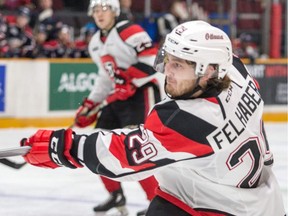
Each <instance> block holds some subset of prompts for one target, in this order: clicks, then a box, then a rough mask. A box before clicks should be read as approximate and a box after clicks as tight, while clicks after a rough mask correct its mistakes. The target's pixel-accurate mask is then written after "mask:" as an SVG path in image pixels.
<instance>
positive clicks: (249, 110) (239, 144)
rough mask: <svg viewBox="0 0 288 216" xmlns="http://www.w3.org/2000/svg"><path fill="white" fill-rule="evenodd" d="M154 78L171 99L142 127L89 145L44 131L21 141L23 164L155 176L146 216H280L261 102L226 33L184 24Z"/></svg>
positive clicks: (123, 176)
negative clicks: (160, 75)
mask: <svg viewBox="0 0 288 216" xmlns="http://www.w3.org/2000/svg"><path fill="white" fill-rule="evenodd" d="M155 68H156V69H157V71H163V73H164V74H165V77H166V78H165V79H166V82H165V91H166V93H167V95H168V96H169V98H167V99H165V100H163V101H162V102H160V103H158V104H156V105H155V106H154V108H153V110H152V111H151V112H150V113H149V115H148V117H147V119H146V121H145V123H144V124H142V125H140V126H139V127H138V128H135V129H127V128H126V129H116V130H111V131H106V130H99V131H97V132H95V133H93V134H90V135H78V134H76V133H74V132H73V131H72V130H71V129H68V130H64V129H63V130H57V131H51V130H39V131H38V132H36V134H35V135H33V136H31V137H30V138H29V139H28V140H23V141H22V145H25V146H31V147H32V150H31V151H30V153H28V154H27V155H26V156H24V157H25V159H26V161H27V162H29V163H31V164H33V165H35V166H40V167H49V168H56V167H59V166H66V167H71V168H77V167H82V166H85V167H87V168H89V169H90V170H91V171H92V172H94V173H96V174H100V175H105V176H107V177H109V178H115V179H118V180H120V181H125V180H138V179H143V178H146V177H148V176H150V175H153V174H154V175H155V177H156V179H157V180H158V182H159V188H158V189H157V196H156V197H155V198H154V199H153V200H152V202H151V203H150V206H149V209H148V212H147V213H146V216H158V215H163V216H164V215H165V216H166V215H168V216H172V215H173V216H174V215H177V216H188V215H193V216H204V215H205V216H209V215H210V216H216V215H217V216H227V215H246V216H271V215H275V216H276V215H277V216H284V215H285V210H284V205H283V200H282V197H281V190H280V188H279V186H278V183H277V180H276V178H275V176H274V174H273V172H272V169H271V167H272V164H273V155H272V152H271V150H270V149H269V144H268V142H267V139H266V134H265V130H264V124H263V121H262V113H263V106H264V102H263V99H262V98H261V95H260V93H259V91H258V85H257V83H256V82H255V80H254V79H253V78H252V77H251V75H250V73H249V72H248V71H247V68H246V67H245V66H244V64H243V63H242V62H241V60H240V59H239V58H237V57H236V56H233V55H232V46H231V41H230V39H229V38H228V36H227V35H226V34H225V32H223V31H222V30H220V29H218V28H216V27H213V26H211V25H210V24H208V23H207V22H204V21H190V22H186V23H183V24H180V25H179V26H177V27H176V28H174V29H173V31H172V32H171V33H170V34H168V35H167V37H166V40H165V42H164V45H163V48H162V49H160V52H159V54H158V56H157V59H156V61H155Z"/></svg>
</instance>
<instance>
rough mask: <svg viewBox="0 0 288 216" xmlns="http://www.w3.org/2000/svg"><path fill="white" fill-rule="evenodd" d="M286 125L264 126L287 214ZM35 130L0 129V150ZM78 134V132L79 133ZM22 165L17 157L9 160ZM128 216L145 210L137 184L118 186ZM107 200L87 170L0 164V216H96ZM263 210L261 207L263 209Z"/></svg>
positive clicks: (287, 153) (287, 164)
mask: <svg viewBox="0 0 288 216" xmlns="http://www.w3.org/2000/svg"><path fill="white" fill-rule="evenodd" d="M287 126H288V124H287V123H277V124H276V123H266V132H267V136H268V140H269V142H270V148H271V150H272V151H273V152H274V159H275V163H274V167H273V169H274V172H275V174H276V177H277V179H278V181H279V184H280V187H281V190H282V194H283V199H284V205H285V209H286V212H288V198H287V197H288V187H287V186H288V185H287V183H288V171H287V167H288V151H287V149H288V130H287V128H288V127H287ZM36 130H37V129H36V128H25V129H23V128H10V129H0V148H10V147H15V146H18V143H19V140H20V139H21V138H23V137H28V136H30V135H31V134H33V133H34V132H35V131H36ZM80 132H82V131H80ZM10 159H11V160H13V161H14V162H23V159H22V158H21V157H13V158H10ZM122 185H123V189H124V193H125V195H126V198H127V207H128V210H129V213H130V214H129V216H132V215H136V212H137V211H139V210H143V209H144V208H146V207H147V206H148V204H149V203H148V201H147V200H146V197H145V194H144V192H143V190H142V188H141V187H140V185H139V184H138V183H137V182H124V183H122ZM107 196H108V194H107V192H106V190H105V189H104V186H103V185H102V183H101V181H100V180H99V177H98V176H97V175H94V174H92V173H91V172H90V171H88V169H77V170H70V169H66V168H60V169H55V170H49V169H41V168H37V167H33V166H30V165H25V166H24V167H23V168H21V169H19V170H16V169H12V168H9V167H7V166H5V165H3V164H0V216H84V215H85V216H99V214H95V213H94V212H93V211H92V208H93V206H95V205H96V204H98V203H99V202H101V201H103V200H104V199H105V198H106V197H107ZM263 208H265V206H263Z"/></svg>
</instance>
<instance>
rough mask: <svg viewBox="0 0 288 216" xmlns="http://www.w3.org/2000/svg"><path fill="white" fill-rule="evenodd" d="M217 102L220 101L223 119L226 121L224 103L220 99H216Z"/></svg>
mask: <svg viewBox="0 0 288 216" xmlns="http://www.w3.org/2000/svg"><path fill="white" fill-rule="evenodd" d="M216 100H217V101H218V104H219V106H220V109H221V113H222V115H223V119H224V120H225V119H226V112H225V109H224V106H223V103H222V101H221V100H220V98H219V97H216Z"/></svg>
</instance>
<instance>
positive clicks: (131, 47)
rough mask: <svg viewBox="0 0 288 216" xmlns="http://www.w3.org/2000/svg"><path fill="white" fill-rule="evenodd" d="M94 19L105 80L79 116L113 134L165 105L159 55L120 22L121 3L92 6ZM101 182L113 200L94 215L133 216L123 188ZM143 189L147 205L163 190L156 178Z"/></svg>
mask: <svg viewBox="0 0 288 216" xmlns="http://www.w3.org/2000/svg"><path fill="white" fill-rule="evenodd" d="M88 15H90V16H92V17H93V18H94V21H95V23H96V25H97V27H98V28H99V30H98V31H97V32H96V33H95V34H94V35H93V37H92V38H91V40H90V43H89V46H88V50H89V54H90V56H91V58H92V60H93V61H94V62H95V64H97V66H98V68H99V71H98V75H99V76H98V79H97V80H96V83H95V88H94V89H93V90H92V91H91V93H90V94H89V96H88V97H87V98H86V99H84V101H83V103H82V105H81V106H80V107H79V109H78V111H77V113H76V116H75V123H76V126H78V127H86V126H88V125H90V124H92V123H93V122H95V121H97V124H96V128H102V129H109V130H111V129H115V128H122V127H127V126H137V125H139V124H141V123H143V122H144V120H145V118H146V116H147V114H148V111H149V110H150V109H151V108H152V106H153V105H154V104H155V103H156V102H158V101H160V91H159V85H160V84H159V83H158V82H157V79H156V78H155V74H156V72H155V70H154V69H153V63H154V60H155V57H156V54H157V49H156V48H155V47H154V46H153V44H152V41H151V38H150V37H149V35H148V34H147V32H145V31H144V30H143V29H142V28H141V27H140V26H139V25H136V24H133V23H131V22H130V21H128V20H119V19H118V17H119V15H120V3H119V1H118V0H91V1H90V5H89V8H88ZM104 103H105V104H107V103H108V104H107V105H106V106H105V107H104V108H103V109H101V111H100V112H97V111H96V112H95V110H98V111H99V108H100V107H101V106H102V105H103V104H104ZM101 180H102V182H103V183H104V185H105V188H106V189H107V191H108V192H109V193H110V196H109V197H108V199H107V200H105V201H104V202H103V203H100V204H99V205H98V206H96V207H95V208H94V211H95V212H99V211H108V210H110V209H111V211H114V209H112V208H113V207H117V209H118V210H119V209H120V212H121V213H122V214H123V215H125V214H127V213H126V208H125V205H126V198H125V196H124V193H123V190H122V187H121V184H120V183H119V182H117V181H114V180H111V179H108V178H105V177H101ZM139 183H140V184H141V186H142V188H143V189H144V191H145V192H146V195H147V199H148V200H152V199H153V197H154V195H155V193H154V191H155V189H156V187H157V181H156V180H155V178H154V177H153V176H152V177H149V178H148V179H144V180H141V181H140V182H139ZM144 211H145V210H144ZM144 213H145V212H143V213H142V212H139V214H138V215H141V214H144ZM107 214H109V212H107Z"/></svg>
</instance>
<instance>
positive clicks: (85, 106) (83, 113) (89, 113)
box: [75, 98, 100, 128]
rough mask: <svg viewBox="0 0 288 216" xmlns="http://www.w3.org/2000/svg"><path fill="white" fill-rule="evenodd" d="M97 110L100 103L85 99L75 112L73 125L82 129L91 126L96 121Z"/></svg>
mask: <svg viewBox="0 0 288 216" xmlns="http://www.w3.org/2000/svg"><path fill="white" fill-rule="evenodd" d="M99 110H100V103H94V102H93V101H91V100H89V99H87V98H85V99H84V101H83V102H82V105H81V106H80V107H79V108H78V110H77V112H76V116H75V125H76V126H78V127H81V128H82V127H87V126H88V125H90V124H92V123H93V122H95V121H96V119H97V114H98V112H99Z"/></svg>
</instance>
